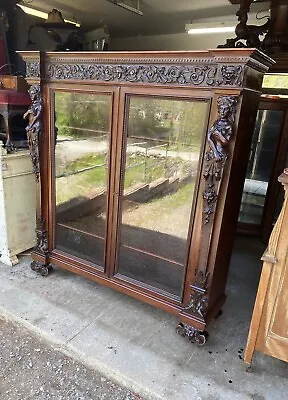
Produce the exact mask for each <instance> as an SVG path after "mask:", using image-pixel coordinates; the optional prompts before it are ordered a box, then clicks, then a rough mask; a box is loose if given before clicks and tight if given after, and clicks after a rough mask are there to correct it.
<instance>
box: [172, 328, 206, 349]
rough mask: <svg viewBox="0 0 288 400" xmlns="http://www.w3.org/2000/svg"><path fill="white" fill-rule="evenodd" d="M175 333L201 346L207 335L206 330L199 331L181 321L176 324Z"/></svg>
mask: <svg viewBox="0 0 288 400" xmlns="http://www.w3.org/2000/svg"><path fill="white" fill-rule="evenodd" d="M176 333H178V335H180V336H183V337H187V338H188V340H190V342H192V343H196V344H198V346H203V345H204V344H205V343H206V340H207V339H208V336H209V334H208V332H206V331H203V332H202V331H199V330H198V329H196V328H193V327H192V326H189V325H186V324H183V323H182V322H180V324H178V325H177V326H176Z"/></svg>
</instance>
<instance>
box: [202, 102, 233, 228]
mask: <svg viewBox="0 0 288 400" xmlns="http://www.w3.org/2000/svg"><path fill="white" fill-rule="evenodd" d="M236 103H237V97H235V96H220V97H219V98H218V101H217V108H218V118H217V119H216V121H215V122H214V123H213V125H212V127H211V128H210V130H209V132H208V142H209V149H208V150H207V151H206V153H205V161H206V163H205V171H204V178H205V189H204V191H203V200H204V201H203V213H204V224H208V222H210V217H211V215H212V214H214V212H215V208H216V203H217V199H218V191H219V188H220V183H221V179H222V175H223V171H224V168H225V164H226V161H227V158H228V156H229V152H228V145H229V141H230V139H231V136H232V135H233V124H234V120H235V114H236Z"/></svg>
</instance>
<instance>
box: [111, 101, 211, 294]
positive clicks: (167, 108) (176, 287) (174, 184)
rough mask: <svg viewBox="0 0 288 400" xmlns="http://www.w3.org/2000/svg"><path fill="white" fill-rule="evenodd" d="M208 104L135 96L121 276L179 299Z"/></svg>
mask: <svg viewBox="0 0 288 400" xmlns="http://www.w3.org/2000/svg"><path fill="white" fill-rule="evenodd" d="M208 107H209V105H208V103H207V102H200V101H187V100H173V99H167V100H166V99H162V98H156V97H151V98H147V97H140V96H138V97H136V96H132V97H131V98H130V101H129V113H128V123H127V125H128V126H127V143H126V161H125V165H124V167H123V168H124V170H125V171H123V172H124V182H123V186H124V189H123V195H122V224H121V237H120V251H119V255H118V267H119V273H120V274H122V275H125V276H126V277H129V278H132V279H135V280H138V281H140V282H143V283H145V284H147V285H150V286H153V287H154V288H157V289H160V290H164V291H166V292H169V293H171V294H173V295H176V296H181V291H182V282H183V278H184V274H185V265H186V257H187V236H188V230H189V222H190V213H191V206H192V197H193V192H194V182H195V177H196V173H197V169H198V161H199V156H200V147H201V142H202V138H203V135H204V131H205V129H206V123H207V113H208Z"/></svg>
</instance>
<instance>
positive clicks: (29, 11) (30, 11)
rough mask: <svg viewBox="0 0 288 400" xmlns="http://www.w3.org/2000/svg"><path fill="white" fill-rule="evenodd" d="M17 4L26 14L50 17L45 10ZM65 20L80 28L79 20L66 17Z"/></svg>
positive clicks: (43, 17)
mask: <svg viewBox="0 0 288 400" xmlns="http://www.w3.org/2000/svg"><path fill="white" fill-rule="evenodd" d="M17 5H18V6H19V7H20V8H22V10H23V11H24V12H25V13H26V14H29V15H33V17H38V18H42V19H45V20H46V19H47V18H48V14H47V13H45V12H43V11H39V10H35V8H31V7H27V6H22V4H17ZM64 21H65V22H67V23H68V24H72V25H75V26H76V27H77V28H80V24H79V23H78V22H75V21H71V20H69V19H64Z"/></svg>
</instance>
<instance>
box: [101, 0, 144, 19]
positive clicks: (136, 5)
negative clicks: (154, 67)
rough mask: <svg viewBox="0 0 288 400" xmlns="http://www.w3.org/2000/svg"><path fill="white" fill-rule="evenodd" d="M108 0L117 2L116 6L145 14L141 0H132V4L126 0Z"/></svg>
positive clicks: (113, 2)
mask: <svg viewBox="0 0 288 400" xmlns="http://www.w3.org/2000/svg"><path fill="white" fill-rule="evenodd" d="M107 1H109V3H112V4H115V6H118V7H122V8H125V10H128V11H131V12H133V13H135V14H138V15H141V16H142V15H143V11H141V10H140V0H135V1H133V0H131V3H130V4H131V5H130V4H127V3H124V1H118V0H107Z"/></svg>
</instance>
